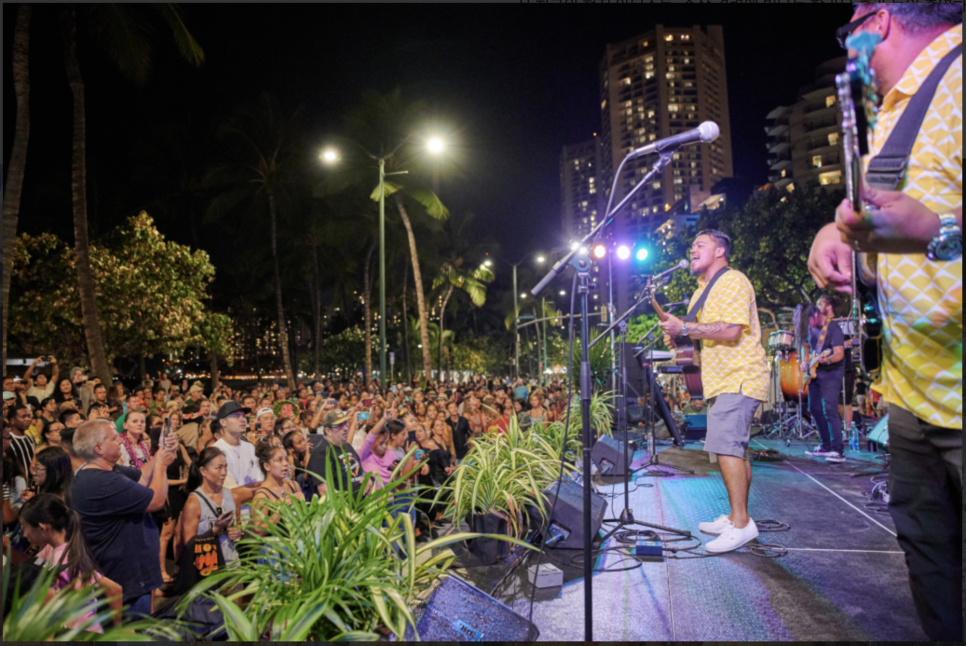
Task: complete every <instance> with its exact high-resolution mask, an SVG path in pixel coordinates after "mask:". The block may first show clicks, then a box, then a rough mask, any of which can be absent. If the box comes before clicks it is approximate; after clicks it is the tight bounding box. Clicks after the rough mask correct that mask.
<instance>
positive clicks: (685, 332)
mask: <svg viewBox="0 0 966 646" xmlns="http://www.w3.org/2000/svg"><path fill="white" fill-rule="evenodd" d="M687 335H688V322H687V321H685V322H684V323H683V324H681V333H680V334H678V337H679V338H680V337H682V336H687Z"/></svg>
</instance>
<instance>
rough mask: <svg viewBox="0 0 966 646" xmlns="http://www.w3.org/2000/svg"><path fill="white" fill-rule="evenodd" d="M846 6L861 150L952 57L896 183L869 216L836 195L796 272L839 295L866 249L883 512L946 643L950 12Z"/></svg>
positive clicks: (955, 332) (955, 402)
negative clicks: (878, 360)
mask: <svg viewBox="0 0 966 646" xmlns="http://www.w3.org/2000/svg"><path fill="white" fill-rule="evenodd" d="M856 7H857V8H856V11H855V13H854V15H853V16H852V22H850V23H849V24H848V25H847V26H846V27H845V28H843V30H844V31H846V32H850V33H857V32H860V31H868V32H871V33H875V34H878V35H879V36H881V38H882V40H881V42H880V43H879V45H877V46H876V48H875V50H874V52H873V54H872V59H871V65H872V68H873V69H874V70H875V72H876V76H877V77H878V79H879V85H880V88H879V89H880V92H881V94H882V105H881V108H880V109H879V113H878V122H877V124H876V127H875V130H874V132H873V136H872V140H871V141H870V142H869V144H870V146H869V147H870V155H869V158H873V157H875V156H876V155H878V154H879V153H880V152H881V151H882V149H883V146H884V145H885V142H886V141H887V140H888V139H889V137H890V136H891V135H892V133H893V132H894V131H895V130H896V125H897V123H898V122H899V119H900V117H901V116H902V115H903V113H904V112H905V110H906V108H907V107H908V106H909V104H910V102H911V101H912V99H913V97H914V96H915V95H916V94H917V92H918V91H919V89H920V87H921V86H922V85H923V84H924V83H925V81H926V79H927V77H928V76H929V75H930V73H931V72H932V70H933V69H934V68H936V67H937V66H938V65H939V64H940V62H941V61H942V60H943V59H944V58H945V57H946V55H947V54H949V53H950V52H951V51H956V52H958V56H956V55H955V54H954V55H952V56H954V58H951V59H949V60H951V61H952V62H951V64H950V65H949V67H948V69H946V71H945V72H943V74H942V78H941V79H940V81H939V84H938V86H937V87H936V89H935V92H934V93H933V94H932V97H931V100H930V103H929V106H928V109H927V111H926V114H925V117H924V119H923V120H922V125H921V126H920V128H919V131H918V133H917V134H916V139H915V144H914V146H913V148H912V152H911V154H910V155H909V160H908V162H907V164H906V166H905V169H904V171H903V173H902V177H901V180H900V183H899V185H898V187H897V188H898V189H899V190H897V191H893V190H872V189H865V190H863V195H862V198H863V201H864V202H865V203H866V204H867V205H869V207H871V208H867V211H868V214H869V221H865V219H864V218H863V217H862V215H860V214H858V213H855V212H854V211H853V210H852V205H851V204H849V202H848V201H847V200H846V201H843V203H842V204H841V205H839V207H838V209H837V210H836V223H834V224H830V225H827V226H826V227H825V228H823V229H822V231H820V232H819V234H818V236H817V237H816V239H815V242H814V243H813V245H812V252H811V255H810V257H809V269H810V271H811V272H812V275H813V276H814V277H815V282H816V283H817V284H818V285H819V287H825V286H826V285H830V286H833V287H835V288H836V289H838V290H839V291H848V288H847V287H846V286H847V285H848V283H849V279H850V277H851V276H850V268H849V264H848V258H849V256H850V253H851V250H852V249H855V250H858V251H869V252H878V253H879V257H878V263H877V271H878V295H879V302H880V304H881V306H882V314H883V320H884V323H885V342H886V347H884V348H883V369H882V380H881V382H880V383H878V384H876V385H875V389H876V390H877V391H879V392H880V393H882V394H883V396H884V398H885V400H886V401H887V402H888V403H889V452H890V454H891V456H892V462H891V467H890V474H889V494H890V502H889V511H890V514H891V515H892V519H893V521H894V522H895V526H896V533H897V537H898V540H899V544H900V546H901V547H902V549H903V551H904V552H905V555H906V564H907V566H908V568H909V585H910V588H911V590H912V597H913V600H914V602H915V605H916V611H917V612H918V614H919V621H920V623H921V624H922V626H923V629H924V630H925V632H926V634H927V635H929V637H930V639H932V640H936V641H945V640H952V641H960V640H962V637H963V618H962V583H961V578H960V577H961V575H962V538H963V535H962V487H963V485H962V482H963V476H962V447H963V431H962V429H963V421H962V411H963V408H962V407H963V363H962V362H963V349H962V337H963V259H962V221H963V220H962V217H963V216H962V202H963V184H962V183H963V139H962V136H963V125H962V106H963V93H962V88H963V67H962V40H963V28H962V6H961V5H959V4H955V5H947V4H912V3H905V4H885V3H868V4H861V5H856ZM841 31H842V30H840V32H841ZM926 96H928V95H926ZM868 161H869V159H865V160H864V162H865V163H866V164H868ZM957 238H958V251H957ZM836 267H837V269H836Z"/></svg>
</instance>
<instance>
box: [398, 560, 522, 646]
mask: <svg viewBox="0 0 966 646" xmlns="http://www.w3.org/2000/svg"><path fill="white" fill-rule="evenodd" d="M413 617H414V618H415V619H416V630H417V631H418V632H419V638H420V639H421V640H422V641H424V642H479V641H499V642H525V641H526V642H528V641H536V639H537V637H539V636H540V631H539V630H537V627H536V626H534V625H533V624H532V623H530V622H529V621H527V618H526V617H524V616H523V615H519V614H517V613H515V612H514V611H513V610H511V609H510V608H509V607H507V606H506V605H504V604H502V603H500V602H499V601H497V600H496V599H494V598H493V597H491V596H490V595H488V594H486V593H485V592H483V591H482V590H480V589H479V588H475V587H473V586H472V585H470V584H469V583H467V582H466V581H464V580H463V579H461V578H459V577H458V576H456V575H455V574H444V575H443V576H441V577H439V578H438V579H436V580H435V581H433V582H432V583H430V584H429V587H428V588H426V589H425V590H424V591H423V592H421V593H419V594H418V595H417V597H416V605H415V606H414V607H413ZM415 639H416V635H415V633H414V632H413V627H412V626H409V627H408V628H406V635H405V641H407V642H411V641H414V640H415Z"/></svg>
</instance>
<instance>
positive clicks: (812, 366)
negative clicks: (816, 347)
mask: <svg viewBox="0 0 966 646" xmlns="http://www.w3.org/2000/svg"><path fill="white" fill-rule="evenodd" d="M831 356H832V351H831V350H825V351H824V352H822V353H821V354H817V355H815V356H814V357H812V358H811V359H809V361H808V364H807V365H805V366H802V372H803V373H804V372H807V373H808V377H807V378H805V380H804V382H803V383H804V385H805V386H807V385H808V384H809V383H811V381H812V379H815V377H817V376H818V364H819V361H820V360H821V359H827V358H829V357H831Z"/></svg>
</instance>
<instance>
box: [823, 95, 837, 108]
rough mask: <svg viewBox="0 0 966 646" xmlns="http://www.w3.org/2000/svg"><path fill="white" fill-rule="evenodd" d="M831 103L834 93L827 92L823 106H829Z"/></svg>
mask: <svg viewBox="0 0 966 646" xmlns="http://www.w3.org/2000/svg"><path fill="white" fill-rule="evenodd" d="M833 105H835V95H834V94H829V95H828V96H827V97H825V107H826V108H831V107H832V106H833Z"/></svg>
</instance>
